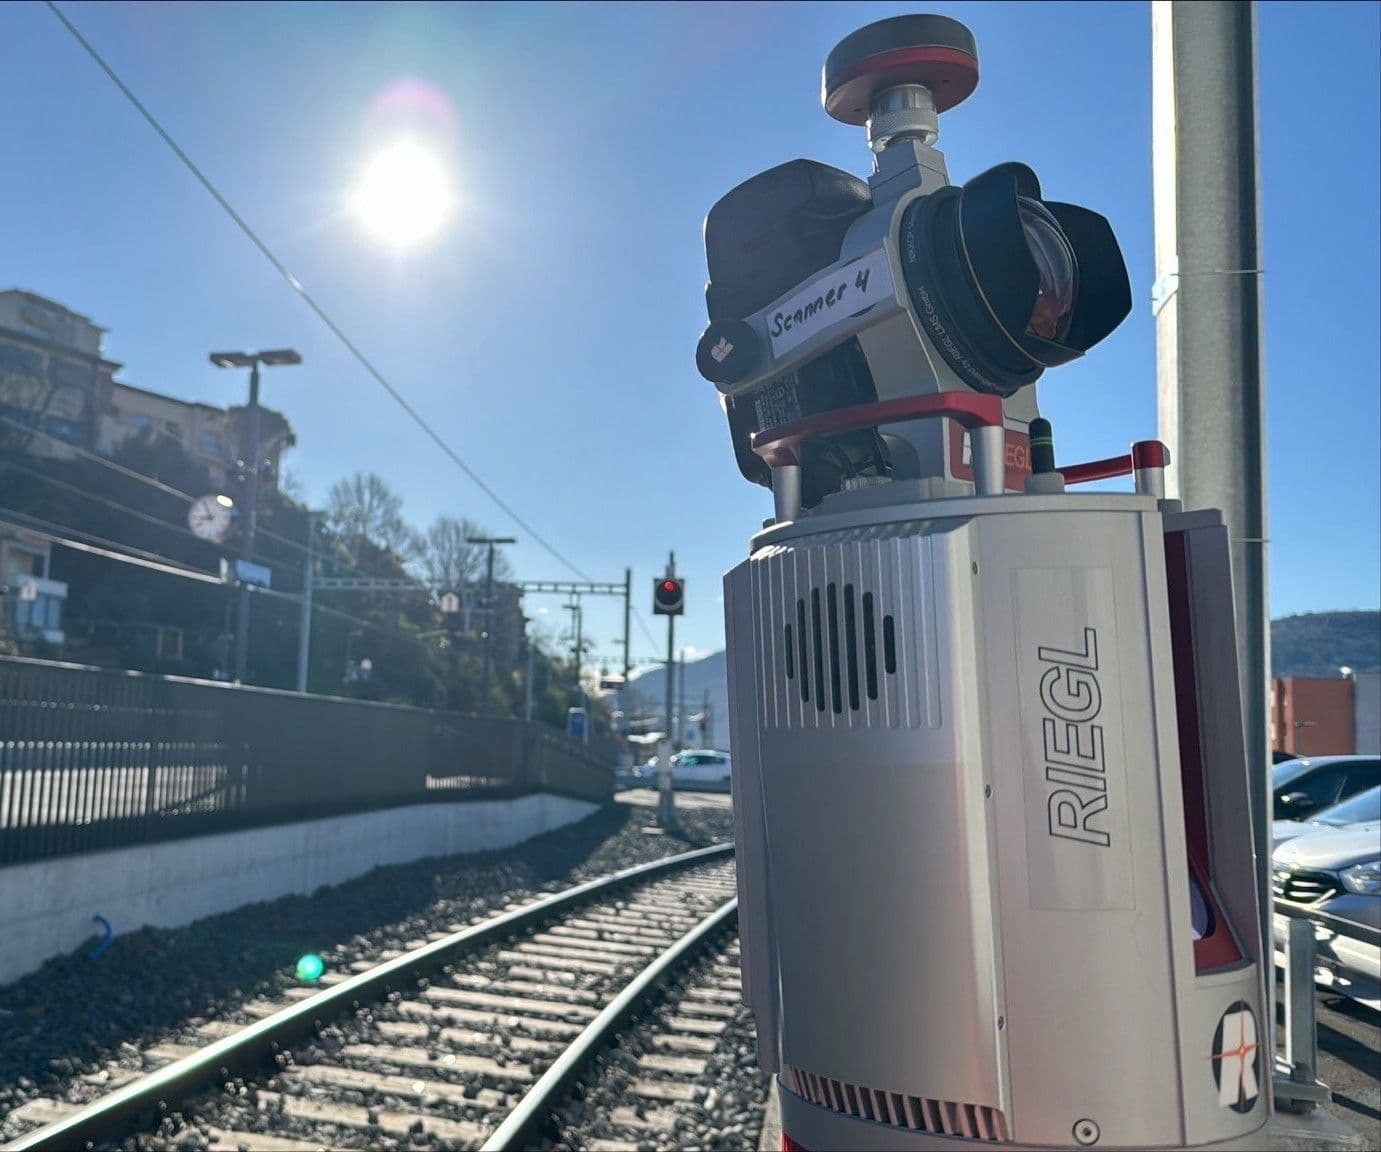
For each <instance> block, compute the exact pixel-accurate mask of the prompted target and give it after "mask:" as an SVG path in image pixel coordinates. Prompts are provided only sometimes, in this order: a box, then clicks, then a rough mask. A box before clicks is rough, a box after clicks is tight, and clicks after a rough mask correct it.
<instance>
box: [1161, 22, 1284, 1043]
mask: <svg viewBox="0 0 1381 1152" xmlns="http://www.w3.org/2000/svg"><path fill="white" fill-rule="evenodd" d="M1151 83H1152V100H1151V107H1152V125H1151V127H1152V133H1151V135H1152V158H1153V161H1154V167H1153V180H1154V207H1155V249H1156V277H1157V279H1156V283H1155V286H1154V288H1153V289H1152V293H1151V298H1152V310H1153V311H1154V313H1155V317H1156V376H1157V392H1158V409H1159V416H1160V419H1159V425H1160V438H1161V439H1162V440H1163V441H1164V442H1165V443H1166V445H1167V446H1168V447H1169V449H1170V468H1169V470H1168V471H1167V472H1166V475H1165V480H1166V495H1167V496H1169V497H1170V498H1171V499H1180V500H1183V501H1184V504H1185V507H1186V508H1189V509H1197V508H1221V509H1222V511H1223V518H1224V521H1225V523H1226V525H1227V530H1228V540H1229V548H1230V550H1231V560H1232V584H1233V597H1234V600H1235V601H1236V624H1237V663H1238V669H1239V676H1240V689H1241V706H1242V719H1243V732H1244V735H1245V743H1246V752H1247V765H1248V768H1249V771H1250V773H1251V803H1252V822H1253V841H1254V848H1255V851H1256V863H1257V869H1258V904H1259V907H1260V912H1261V927H1262V941H1261V945H1260V946H1261V948H1262V949H1263V951H1262V952H1261V955H1262V956H1265V957H1269V956H1270V955H1271V949H1272V941H1271V915H1272V911H1271V909H1272V904H1271V890H1270V883H1269V881H1270V861H1271V832H1270V827H1271V811H1270V795H1271V792H1270V772H1271V757H1270V755H1269V750H1270V740H1269V736H1268V725H1269V714H1268V709H1267V699H1268V696H1269V693H1270V679H1269V675H1270V674H1269V671H1268V670H1269V668H1270V623H1269V618H1268V604H1269V601H1268V597H1267V571H1266V524H1267V522H1266V436H1265V407H1266V405H1265V385H1264V382H1263V373H1262V352H1261V309H1262V298H1261V204H1260V201H1261V182H1260V171H1259V155H1260V131H1259V128H1258V124H1257V116H1258V111H1257V88H1258V86H1257V71H1256V5H1255V4H1237V3H1233V4H1229V3H1211V4H1205V3H1192V4H1191V3H1187V2H1185V0H1158V2H1157V3H1155V4H1153V5H1152V7H1151ZM1266 987H1267V994H1268V996H1270V995H1271V994H1272V993H1273V990H1274V987H1275V984H1274V982H1273V981H1272V980H1270V979H1269V978H1268V979H1267V980H1266ZM1268 1019H1269V1020H1270V1021H1274V1019H1275V1015H1274V1012H1273V1011H1272V1013H1271V1015H1270V1016H1269V1018H1268ZM1265 1050H1266V1051H1267V1052H1269V1051H1271V1050H1272V1049H1271V1048H1270V1047H1269V1046H1267V1047H1266V1049H1265Z"/></svg>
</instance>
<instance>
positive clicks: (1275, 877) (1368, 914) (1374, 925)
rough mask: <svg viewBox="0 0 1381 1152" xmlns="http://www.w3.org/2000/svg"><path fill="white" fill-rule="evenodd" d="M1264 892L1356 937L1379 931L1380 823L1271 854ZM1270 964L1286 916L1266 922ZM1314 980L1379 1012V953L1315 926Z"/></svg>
mask: <svg viewBox="0 0 1381 1152" xmlns="http://www.w3.org/2000/svg"><path fill="white" fill-rule="evenodd" d="M1271 890H1272V892H1273V893H1274V894H1275V898H1276V900H1277V901H1279V902H1283V903H1285V904H1293V905H1297V906H1298V907H1299V908H1300V909H1301V910H1302V911H1307V912H1324V913H1327V914H1328V915H1329V916H1334V917H1337V918H1338V919H1339V920H1342V921H1345V922H1347V924H1349V925H1353V926H1355V927H1356V928H1357V929H1360V930H1367V929H1370V931H1371V933H1372V934H1373V937H1372V938H1373V940H1374V939H1375V935H1374V934H1375V933H1376V932H1377V931H1381V821H1372V822H1370V823H1367V824H1351V825H1349V826H1347V827H1346V828H1329V829H1326V830H1324V831H1320V832H1313V833H1310V834H1309V835H1306V836H1297V837H1295V838H1294V839H1293V840H1287V841H1286V842H1285V843H1284V844H1282V845H1280V847H1278V848H1277V849H1276V850H1275V854H1274V856H1273V857H1272V865H1271ZM1272 928H1273V934H1274V937H1275V947H1276V963H1278V964H1283V962H1284V952H1285V948H1286V941H1287V939H1288V933H1289V917H1287V916H1285V915H1283V914H1282V913H1280V912H1278V911H1277V912H1276V913H1275V914H1274V915H1273V916H1272ZM1314 937H1315V940H1316V941H1317V947H1318V965H1317V968H1316V969H1315V979H1316V981H1317V982H1318V983H1320V984H1323V985H1324V986H1325V987H1329V988H1335V989H1337V990H1338V991H1340V992H1342V993H1344V994H1346V995H1348V996H1350V997H1352V998H1353V999H1356V1000H1360V1001H1362V1002H1363V1003H1364V1004H1367V1005H1369V1006H1370V1007H1372V1008H1375V1009H1377V1010H1381V946H1378V945H1377V944H1375V943H1371V942H1369V941H1364V940H1360V939H1357V938H1355V937H1354V936H1352V935H1349V934H1348V933H1347V932H1346V931H1343V930H1339V928H1337V927H1334V926H1328V925H1324V924H1316V925H1315V930H1314Z"/></svg>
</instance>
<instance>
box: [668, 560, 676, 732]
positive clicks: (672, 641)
mask: <svg viewBox="0 0 1381 1152" xmlns="http://www.w3.org/2000/svg"><path fill="white" fill-rule="evenodd" d="M666 575H667V579H668V580H672V579H675V577H676V553H675V552H669V553H667V572H666ZM675 675H676V617H675V616H668V617H667V663H666V676H667V683H666V733H667V739H668V740H671V741H674V740H675V739H676V730H675V729H674V728H673V727H672V726H671V703H672V688H673V686H674V677H675Z"/></svg>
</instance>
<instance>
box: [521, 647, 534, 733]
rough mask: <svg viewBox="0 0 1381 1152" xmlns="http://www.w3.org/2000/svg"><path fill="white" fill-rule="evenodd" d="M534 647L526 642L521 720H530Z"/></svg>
mask: <svg viewBox="0 0 1381 1152" xmlns="http://www.w3.org/2000/svg"><path fill="white" fill-rule="evenodd" d="M534 647H535V645H534V644H533V643H532V639H531V638H530V637H529V638H528V641H527V674H526V675H525V676H524V677H523V719H524V720H531V719H532V656H533V649H534Z"/></svg>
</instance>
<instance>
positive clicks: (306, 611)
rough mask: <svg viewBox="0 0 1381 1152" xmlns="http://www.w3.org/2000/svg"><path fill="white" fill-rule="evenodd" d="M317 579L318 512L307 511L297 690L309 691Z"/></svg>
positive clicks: (299, 618)
mask: <svg viewBox="0 0 1381 1152" xmlns="http://www.w3.org/2000/svg"><path fill="white" fill-rule="evenodd" d="M315 579H316V513H315V512H308V513H307V564H306V567H305V568H304V569H303V574H302V614H301V615H300V616H299V617H298V623H297V690H298V691H299V692H306V691H307V662H308V660H310V659H311V649H312V582H313V581H314V580H315Z"/></svg>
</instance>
